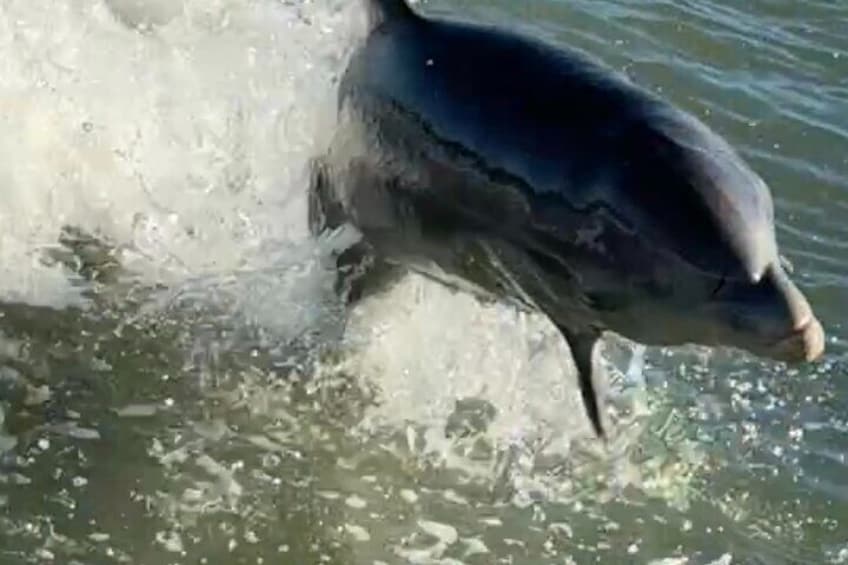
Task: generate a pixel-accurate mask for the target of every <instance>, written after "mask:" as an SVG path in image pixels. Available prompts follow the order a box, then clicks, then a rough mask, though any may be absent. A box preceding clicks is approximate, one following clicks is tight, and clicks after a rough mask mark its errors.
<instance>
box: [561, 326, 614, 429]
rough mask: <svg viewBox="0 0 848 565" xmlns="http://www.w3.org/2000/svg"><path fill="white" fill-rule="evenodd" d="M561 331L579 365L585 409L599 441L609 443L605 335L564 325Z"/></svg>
mask: <svg viewBox="0 0 848 565" xmlns="http://www.w3.org/2000/svg"><path fill="white" fill-rule="evenodd" d="M559 330H560V332H561V333H562V335H563V337H565V339H566V341H567V342H568V346H569V348H570V349H571V356H572V357H573V358H574V364H575V365H576V366H577V377H578V381H579V383H580V394H581V396H582V397H583V406H584V407H585V408H586V414H587V416H588V417H589V420H590V422H591V423H592V428H593V429H594V430H595V433H596V434H597V435H598V437H599V438H601V439H604V440H606V439H607V435H606V426H605V418H604V406H605V402H604V401H605V396H606V384H607V382H606V372H605V371H604V368H603V365H602V363H601V345H602V342H601V339H600V338H601V336H600V333H598V332H596V331H574V330H571V329H568V328H565V327H563V326H559Z"/></svg>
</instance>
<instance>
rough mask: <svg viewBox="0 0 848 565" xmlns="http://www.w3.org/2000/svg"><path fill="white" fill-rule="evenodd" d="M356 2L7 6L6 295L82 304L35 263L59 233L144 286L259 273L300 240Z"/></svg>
mask: <svg viewBox="0 0 848 565" xmlns="http://www.w3.org/2000/svg"><path fill="white" fill-rule="evenodd" d="M340 6H344V10H342V9H341V8H340ZM356 7H357V6H355V5H354V6H350V4H349V3H343V2H341V1H335V0H322V1H318V2H304V3H299V4H294V5H293V4H282V3H278V2H272V1H262V2H247V1H240V0H184V1H181V2H165V1H164V0H145V1H143V2H142V1H141V0H105V1H101V0H81V1H77V0H57V1H56V2H50V3H42V2H28V1H25V0H10V1H8V2H3V3H2V6H0V126H2V131H3V134H2V135H0V155H2V156H3V157H2V158H0V189H2V193H3V198H2V199H0V299H4V300H10V299H13V300H21V301H25V302H30V303H49V304H55V303H58V304H62V303H67V302H68V301H69V300H71V299H72V298H73V296H74V295H75V294H76V292H75V290H74V288H75V287H74V285H73V284H72V283H73V282H74V281H73V280H71V278H70V277H69V274H68V273H66V272H64V271H63V270H62V268H61V267H57V266H48V265H44V264H43V262H44V254H43V252H44V250H45V249H47V248H50V247H53V246H56V244H57V240H58V237H59V234H60V231H61V230H62V228H63V227H64V226H74V227H77V228H80V229H82V230H85V231H87V232H90V233H94V234H96V235H97V236H99V237H101V238H103V239H106V240H108V241H109V242H110V243H112V244H113V245H115V246H116V247H117V248H119V249H122V250H123V251H124V253H123V254H122V258H123V262H124V264H125V266H127V267H130V268H132V269H133V270H134V271H135V272H136V273H137V274H139V275H140V276H141V277H142V278H143V279H144V280H146V281H148V282H149V281H157V282H158V281H164V282H171V283H173V282H179V281H181V280H184V279H186V278H190V277H196V276H198V275H203V274H209V273H226V272H228V271H231V270H233V269H240V268H246V267H249V268H252V269H260V268H263V267H267V266H269V260H268V257H267V255H268V253H267V250H268V248H269V246H271V244H281V243H288V244H293V243H300V244H303V243H304V242H305V240H306V224H305V217H306V214H305V199H304V196H305V190H304V185H305V176H304V175H305V164H306V162H307V160H308V159H309V157H310V156H312V155H313V154H314V152H315V150H316V147H317V146H320V144H321V143H323V142H324V139H323V135H324V134H325V133H326V132H327V131H328V130H329V127H328V124H329V123H331V120H332V119H333V117H334V115H333V114H334V113H333V103H334V94H335V93H334V88H333V85H332V81H333V80H334V77H335V76H336V75H337V73H338V71H339V70H340V68H341V61H342V60H343V57H344V55H345V53H346V52H347V50H348V48H349V46H350V44H351V42H352V39H353V38H354V37H355V36H356V33H357V32H358V31H357V27H356V26H357V22H358V21H359V19H358V18H356V17H353V16H352V15H351V13H352V12H353V13H356V9H355V8H356ZM345 10H346V11H345ZM272 258H273V257H272ZM77 282H78V281H77Z"/></svg>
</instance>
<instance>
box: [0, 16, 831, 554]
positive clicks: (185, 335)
mask: <svg viewBox="0 0 848 565" xmlns="http://www.w3.org/2000/svg"><path fill="white" fill-rule="evenodd" d="M421 9H423V10H425V11H429V12H433V13H439V14H444V15H448V14H457V15H460V16H462V17H463V18H466V19H478V20H485V21H489V22H496V23H507V24H509V25H510V26H513V27H516V26H517V27H520V28H521V29H522V30H523V31H524V32H526V33H530V34H534V35H538V36H542V37H545V38H547V39H548V40H550V41H554V42H561V43H563V44H568V45H572V46H576V47H579V48H582V49H585V50H587V51H589V52H591V53H593V54H594V55H596V56H598V57H600V58H601V59H602V60H604V61H605V62H606V63H607V64H608V65H610V66H611V67H613V68H616V69H618V70H620V71H623V72H625V73H627V74H628V75H630V76H631V77H632V78H633V79H634V80H636V81H638V82H640V83H642V84H645V85H647V86H649V87H651V88H653V89H655V90H656V91H658V92H661V93H663V94H664V95H665V96H667V97H669V98H670V99H672V100H673V101H675V102H676V103H678V104H680V105H681V106H683V107H685V108H687V109H688V110H690V111H692V112H694V113H696V114H697V115H699V116H701V117H702V118H703V119H704V120H706V121H707V122H708V123H709V124H710V125H711V126H712V127H714V128H715V129H716V130H718V131H719V132H721V133H722V134H723V135H725V136H726V137H728V138H729V139H730V140H731V141H732V142H733V143H734V144H735V145H736V146H737V147H739V149H740V151H741V152H742V153H743V154H744V155H745V156H746V158H747V159H749V160H750V162H751V163H752V164H753V165H754V167H755V168H756V169H757V170H758V171H759V172H760V173H761V174H762V175H763V176H764V177H765V178H766V180H767V181H768V182H769V184H770V185H771V187H772V190H773V192H774V195H775V199H776V203H777V215H778V231H779V239H780V242H781V245H782V248H783V250H784V251H785V253H786V255H788V256H789V257H790V259H791V260H792V261H793V263H794V264H795V270H796V275H795V276H796V279H797V280H799V281H800V283H801V284H802V286H803V287H804V290H805V292H807V293H808V295H809V297H810V299H811V302H812V303H813V305H814V308H815V309H816V310H817V312H818V313H819V315H820V317H821V318H822V321H823V323H824V325H825V328H826V331H827V332H828V336H829V338H828V339H829V341H828V353H827V356H826V357H825V359H824V360H823V361H822V362H821V363H819V364H816V365H812V366H805V367H799V368H794V369H790V368H787V367H785V366H783V365H779V364H774V363H767V362H764V361H760V360H756V359H753V358H751V357H749V356H745V355H742V354H736V353H731V352H726V351H716V352H709V351H703V350H698V349H695V348H684V349H678V350H674V351H662V350H658V349H648V350H647V351H645V350H643V349H641V348H638V347H634V346H633V344H628V343H624V342H615V343H613V344H612V346H611V347H609V348H608V354H607V361H608V363H609V364H610V366H611V370H612V372H613V376H614V379H613V380H614V382H613V389H614V390H613V394H614V399H613V405H612V407H611V410H612V411H613V414H612V419H613V422H614V426H615V437H614V439H613V441H612V442H611V444H610V446H609V448H608V449H607V450H604V449H602V448H601V446H600V445H599V444H598V442H596V441H594V440H593V439H592V435H591V432H590V428H589V426H588V424H587V422H586V420H585V418H584V416H583V411H582V407H581V405H580V402H579V399H578V394H577V389H576V385H575V382H574V373H573V368H572V366H571V362H570V360H569V356H568V351H567V348H566V347H565V346H564V345H563V343H562V342H561V340H560V339H558V338H557V335H556V333H555V331H554V330H553V329H552V328H551V327H550V326H549V325H548V324H547V323H545V322H544V321H543V320H541V319H539V318H536V317H526V316H522V315H519V314H517V313H515V312H513V311H512V310H510V309H509V308H506V307H502V306H495V305H481V304H478V303H477V302H475V301H474V300H473V299H471V298H469V297H468V296H465V295H462V294H453V293H451V292H449V291H447V290H444V289H442V288H440V287H437V286H434V285H432V284H430V283H427V282H425V281H422V280H419V279H416V278H414V277H410V278H408V279H406V280H404V281H403V282H402V283H401V284H400V285H398V286H397V287H395V288H393V289H391V290H390V291H389V292H388V293H387V294H385V295H383V296H380V297H376V298H374V299H371V300H369V301H368V302H366V303H364V304H362V305H360V306H359V307H357V309H356V310H355V311H354V312H352V313H351V317H350V319H349V320H348V321H347V323H346V325H345V326H344V327H343V326H342V325H341V321H342V317H341V311H340V308H339V305H338V304H337V303H336V301H335V298H334V294H333V291H332V290H333V289H332V284H333V277H332V271H331V270H330V269H329V267H328V262H327V261H326V258H327V255H328V252H329V251H330V250H332V249H334V248H337V247H338V246H342V245H345V243H346V242H347V241H349V237H350V234H348V233H344V232H342V233H337V234H333V236H332V237H328V238H326V239H324V240H322V241H311V240H310V239H309V238H308V237H307V234H306V225H305V181H306V163H307V161H308V159H309V157H310V156H311V155H312V154H313V153H315V152H316V151H317V149H318V148H320V147H321V145H322V143H324V142H325V141H326V138H327V134H328V132H329V131H330V129H331V127H332V121H333V110H334V106H333V104H334V88H335V84H336V81H337V78H338V74H339V72H340V70H341V69H342V66H343V64H344V60H345V57H346V55H347V54H348V53H349V51H350V48H351V46H352V45H354V44H355V42H356V41H357V40H358V39H359V38H360V37H361V36H362V31H363V29H364V27H363V21H362V20H363V18H362V13H361V9H360V6H359V4H358V3H356V2H345V1H343V0H338V1H333V0H314V1H311V2H307V1H305V0H303V1H297V0H182V1H180V2H172V1H170V0H39V1H37V2H36V1H32V0H3V2H2V3H0V125H2V127H0V191H2V192H0V195H2V198H0V564H3V565H5V564H10V565H12V564H23V563H51V562H54V563H68V564H100V563H135V564H166V563H167V564H170V563H175V564H176V563H181V564H189V563H192V564H197V563H205V564H237V563H245V564H247V563H251V564H254V563H255V564H259V563H286V564H289V563H291V564H318V563H329V564H369V565H370V564H379V563H387V564H388V563H443V564H448V563H450V564H458V563H466V564H469V565H471V564H490V563H515V564H537V563H538V564H543V563H561V564H562V563H578V564H582V563H645V564H653V565H661V564H662V565H672V564H675V565H682V564H705V565H706V564H712V565H726V564H731V563H734V564H737V563H739V564H755V563H756V564H761V563H762V564H772V563H774V564H783V563H805V564H807V563H848V347H846V345H848V328H846V325H845V315H846V312H848V308H846V307H847V306H848V244H846V241H848V4H844V3H842V2H825V1H808V2H793V1H790V0H758V1H755V2H747V3H745V2H739V1H731V0H723V1H721V2H719V1H716V0H713V1H703V0H701V1H680V2H647V1H646V2H632V1H624V0H620V1H602V0H580V1H565V0H558V1H555V0H537V1H535V2H514V1H507V0H497V1H495V0H478V1H476V2H453V3H451V2H447V1H446V0H444V1H441V2H435V1H433V2H430V3H425V4H424V5H423V6H421ZM517 22H521V23H520V24H518V23H517ZM504 72H509V69H504ZM567 103H568V93H563V104H567Z"/></svg>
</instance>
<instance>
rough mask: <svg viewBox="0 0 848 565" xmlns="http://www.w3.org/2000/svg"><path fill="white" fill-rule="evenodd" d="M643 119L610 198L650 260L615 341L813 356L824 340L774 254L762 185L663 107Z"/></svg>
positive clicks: (689, 122)
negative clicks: (624, 214) (627, 213)
mask: <svg viewBox="0 0 848 565" xmlns="http://www.w3.org/2000/svg"><path fill="white" fill-rule="evenodd" d="M643 117H644V118H645V119H644V120H642V121H641V122H639V123H638V124H637V126H636V127H635V129H633V130H631V134H630V135H629V136H625V137H624V139H625V141H624V143H623V144H622V145H621V146H620V148H621V149H620V151H621V153H622V154H623V155H625V156H626V158H625V159H624V161H625V162H626V163H627V165H626V166H624V167H622V172H621V174H620V176H619V177H618V184H617V188H616V190H617V198H618V201H619V202H625V205H624V206H621V207H620V208H621V209H625V210H628V211H630V218H631V219H632V222H631V223H632V225H634V226H636V230H635V231H636V232H638V233H639V234H640V237H642V236H644V240H643V245H644V247H643V249H644V250H650V253H651V254H653V260H651V261H646V262H645V264H646V268H645V270H644V271H642V272H643V278H642V281H641V282H642V283H644V284H642V289H643V291H642V292H641V294H640V295H639V297H638V299H637V300H632V301H631V305H632V304H633V303H639V302H642V303H643V304H644V305H643V306H636V308H635V310H633V312H631V315H629V316H625V317H623V318H621V319H623V320H625V322H624V323H623V324H622V326H623V328H622V329H624V330H625V331H624V332H622V333H625V335H628V334H629V336H630V337H632V338H634V339H636V340H637V341H638V340H640V338H641V337H642V336H644V337H645V338H646V339H644V340H643V341H646V342H648V341H653V342H655V343H667V344H675V343H699V344H704V345H723V346H730V347H735V348H739V349H744V350H747V351H749V352H751V353H754V354H756V355H758V356H762V357H767V358H772V359H776V360H781V361H787V362H801V361H811V360H814V359H816V358H818V357H819V356H821V355H822V353H823V351H824V342H825V338H824V332H823V330H822V326H821V324H820V323H819V321H818V320H817V319H816V317H815V315H814V313H813V311H812V308H811V307H810V304H809V302H808V301H807V299H806V298H805V297H804V295H803V294H802V293H801V291H800V290H799V289H798V287H797V286H796V285H795V284H794V283H793V282H792V280H791V279H790V276H789V274H788V273H787V263H786V261H784V260H782V259H781V257H780V255H779V253H778V246H777V240H776V236H775V229H774V205H773V202H772V198H771V193H770V191H769V189H768V187H767V186H766V184H765V182H764V181H763V179H762V178H760V177H759V176H758V175H757V174H756V173H755V172H753V170H752V169H750V168H749V167H748V165H747V164H746V163H745V162H744V161H743V160H742V158H741V157H740V156H739V155H738V154H737V153H736V152H735V151H733V149H731V148H730V146H729V145H728V144H727V143H726V142H725V141H724V140H723V139H721V138H720V137H719V136H718V135H716V134H715V133H713V132H711V131H710V130H709V129H707V128H706V126H704V125H703V124H701V123H700V122H699V121H697V120H696V119H694V118H693V117H691V116H688V115H686V114H683V113H681V112H677V111H675V110H670V109H668V107H667V106H664V107H662V108H661V109H660V110H659V111H657V112H655V113H653V114H648V113H647V112H646V114H645V116H643ZM645 273H647V275H645ZM648 308H651V309H652V310H651V311H650V312H648V310H647V309H648ZM637 311H638V312H639V314H638V315H635V312H637ZM612 319H613V321H612V323H611V324H610V327H611V329H613V330H616V327H615V324H616V321H615V320H616V318H615V317H614V316H613V317H612ZM634 320H636V321H634Z"/></svg>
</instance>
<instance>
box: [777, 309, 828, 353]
mask: <svg viewBox="0 0 848 565" xmlns="http://www.w3.org/2000/svg"><path fill="white" fill-rule="evenodd" d="M824 341H825V339H824V329H823V328H822V325H821V323H820V322H819V321H818V319H816V317H815V316H812V315H810V316H807V317H806V318H804V319H803V320H802V321H801V322H800V323H798V324H797V325H796V326H795V328H794V329H793V330H792V332H791V333H789V335H787V336H786V337H783V338H781V339H779V340H778V341H777V342H776V343H774V344H773V345H772V347H771V348H770V351H769V355H770V356H772V357H774V358H775V359H777V360H779V361H786V362H788V363H803V362H805V361H815V360H816V359H818V358H819V357H821V356H822V354H823V353H824Z"/></svg>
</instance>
